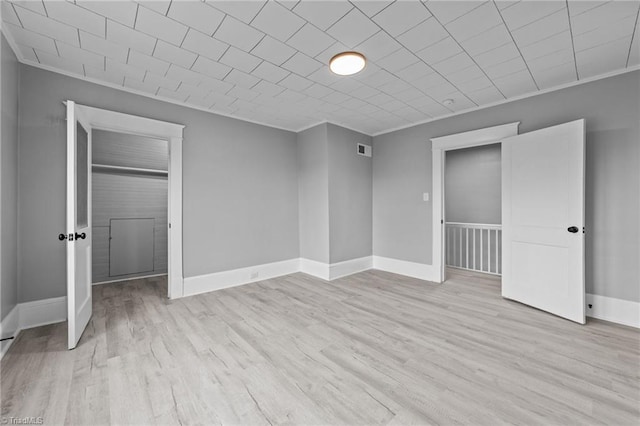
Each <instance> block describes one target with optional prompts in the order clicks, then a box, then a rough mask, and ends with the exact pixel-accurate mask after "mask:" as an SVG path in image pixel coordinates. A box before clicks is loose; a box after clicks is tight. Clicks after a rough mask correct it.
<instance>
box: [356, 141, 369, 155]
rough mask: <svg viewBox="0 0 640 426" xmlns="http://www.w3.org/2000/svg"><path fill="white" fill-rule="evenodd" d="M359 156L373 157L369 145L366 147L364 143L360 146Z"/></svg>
mask: <svg viewBox="0 0 640 426" xmlns="http://www.w3.org/2000/svg"><path fill="white" fill-rule="evenodd" d="M358 154H359V155H364V156H365V157H371V147H370V146H369V145H365V144H363V143H359V144H358Z"/></svg>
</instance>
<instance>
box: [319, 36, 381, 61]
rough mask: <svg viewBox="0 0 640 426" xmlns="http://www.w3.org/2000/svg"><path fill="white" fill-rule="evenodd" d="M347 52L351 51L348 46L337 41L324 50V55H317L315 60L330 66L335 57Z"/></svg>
mask: <svg viewBox="0 0 640 426" xmlns="http://www.w3.org/2000/svg"><path fill="white" fill-rule="evenodd" d="M347 50H349V48H348V47H347V46H345V45H344V44H342V43H340V42H339V41H336V42H335V43H333V44H332V45H331V46H329V47H328V48H327V49H326V50H324V51H323V52H322V53H320V54H318V55H316V56H315V57H314V59H315V60H316V61H319V62H321V63H323V64H328V63H329V61H330V60H331V58H333V57H334V56H335V55H337V54H338V53H341V52H345V51H347ZM358 52H361V53H364V52H363V51H362V50H358ZM365 57H367V59H368V60H371V58H370V57H368V56H367V55H366V54H365Z"/></svg>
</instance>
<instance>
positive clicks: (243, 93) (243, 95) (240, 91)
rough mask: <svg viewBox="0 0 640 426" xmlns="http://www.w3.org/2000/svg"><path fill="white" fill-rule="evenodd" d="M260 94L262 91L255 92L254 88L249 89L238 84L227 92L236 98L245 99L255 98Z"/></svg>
mask: <svg viewBox="0 0 640 426" xmlns="http://www.w3.org/2000/svg"><path fill="white" fill-rule="evenodd" d="M259 94H260V93H258V92H254V91H253V90H249V89H246V88H244V87H238V86H236V87H234V88H233V89H231V90H229V92H228V93H227V95H228V96H233V97H235V98H238V99H243V100H245V101H250V100H252V99H254V98H255V97H256V96H258V95H259Z"/></svg>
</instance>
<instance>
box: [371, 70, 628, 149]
mask: <svg viewBox="0 0 640 426" xmlns="http://www.w3.org/2000/svg"><path fill="white" fill-rule="evenodd" d="M638 70H640V65H634V66H631V67H627V68H625V69H621V70H616V71H611V72H608V73H605V74H600V75H595V76H593V77H589V78H585V79H582V80H577V81H572V82H569V83H565V84H561V85H559V86H554V87H550V88H548V89H543V90H539V91H537V92H533V93H525V94H523V95H519V96H514V97H513V98H508V99H503V100H501V101H496V102H492V103H490V104H486V105H481V106H476V107H472V108H467V109H463V110H460V111H456V112H452V113H451V114H447V115H441V116H438V117H435V118H429V119H426V120H422V121H417V122H415V123H411V124H405V125H402V126H398V127H394V128H392V129H389V130H382V131H381V132H378V133H374V134H372V135H369V136H371V137H376V136H381V135H386V134H387V133H393V132H397V131H398V130H404V129H409V128H411V127H415V126H420V125H422V124H427V123H433V122H434V121H439V120H445V119H447V118H452V117H456V116H458V115H462V114H468V113H470V112H475V111H481V110H483V109H487V108H493V107H495V106H498V105H504V104H508V103H510V102H516V101H521V100H523V99H527V98H533V97H535V96H539V95H544V94H546V93H551V92H556V91H558V90H562V89H568V88H570V87H575V86H580V85H582V84H587V83H592V82H594V81H598V80H603V79H605V78H610V77H615V76H617V75H622V74H627V73H630V72H634V71H638Z"/></svg>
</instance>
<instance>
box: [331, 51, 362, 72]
mask: <svg viewBox="0 0 640 426" xmlns="http://www.w3.org/2000/svg"><path fill="white" fill-rule="evenodd" d="M365 64H366V59H365V58H364V55H362V54H361V53H358V52H342V53H338V54H337V55H336V56H334V57H333V58H331V61H329V69H331V71H332V72H333V73H335V74H338V75H352V74H355V73H358V72H360V71H362V69H363V68H364V66H365Z"/></svg>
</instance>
